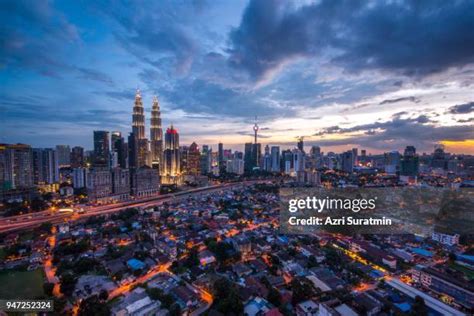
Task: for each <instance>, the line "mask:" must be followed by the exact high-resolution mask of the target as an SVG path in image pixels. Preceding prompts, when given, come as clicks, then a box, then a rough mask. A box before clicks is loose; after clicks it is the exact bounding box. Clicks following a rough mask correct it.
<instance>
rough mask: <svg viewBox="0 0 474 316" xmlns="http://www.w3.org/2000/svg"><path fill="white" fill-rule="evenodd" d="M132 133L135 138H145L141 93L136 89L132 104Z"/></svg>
mask: <svg viewBox="0 0 474 316" xmlns="http://www.w3.org/2000/svg"><path fill="white" fill-rule="evenodd" d="M132 133H133V134H134V135H135V137H136V138H137V139H144V138H145V113H144V109H143V102H142V95H141V94H140V90H138V89H137V93H136V94H135V104H134V106H133V115H132Z"/></svg>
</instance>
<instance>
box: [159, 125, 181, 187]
mask: <svg viewBox="0 0 474 316" xmlns="http://www.w3.org/2000/svg"><path fill="white" fill-rule="evenodd" d="M163 157H164V163H163V173H162V175H163V176H164V177H168V178H175V177H177V176H179V174H180V157H179V134H178V131H177V130H176V129H175V128H174V127H173V125H171V126H170V127H169V128H168V129H167V130H166V134H165V149H164V152H163Z"/></svg>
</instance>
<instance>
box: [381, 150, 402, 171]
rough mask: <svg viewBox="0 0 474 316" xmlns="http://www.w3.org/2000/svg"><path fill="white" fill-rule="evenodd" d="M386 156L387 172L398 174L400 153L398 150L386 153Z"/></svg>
mask: <svg viewBox="0 0 474 316" xmlns="http://www.w3.org/2000/svg"><path fill="white" fill-rule="evenodd" d="M384 158H385V163H384V165H385V173H388V174H396V173H397V172H399V171H400V153H399V152H398V151H391V152H389V153H385V154H384Z"/></svg>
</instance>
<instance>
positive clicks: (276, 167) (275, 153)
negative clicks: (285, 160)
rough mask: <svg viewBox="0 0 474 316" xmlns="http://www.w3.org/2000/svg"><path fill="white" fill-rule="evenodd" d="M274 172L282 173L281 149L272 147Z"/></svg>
mask: <svg viewBox="0 0 474 316" xmlns="http://www.w3.org/2000/svg"><path fill="white" fill-rule="evenodd" d="M270 151H271V159H272V172H280V147H278V146H272V148H271V150H270Z"/></svg>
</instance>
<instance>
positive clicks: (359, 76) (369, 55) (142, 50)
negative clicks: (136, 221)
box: [0, 1, 474, 154]
mask: <svg viewBox="0 0 474 316" xmlns="http://www.w3.org/2000/svg"><path fill="white" fill-rule="evenodd" d="M266 4H267V3H265V4H263V3H262V2H259V1H250V2H232V3H225V2H213V3H206V2H193V3H191V2H189V3H188V2H183V3H179V4H176V3H173V2H169V3H167V2H162V3H159V4H157V3H155V4H151V3H147V4H143V5H142V6H135V7H133V8H132V7H128V6H126V5H124V4H122V3H120V2H118V3H110V4H104V5H103V6H101V5H97V4H93V3H90V5H88V6H87V7H86V6H80V5H79V4H74V3H47V2H44V3H43V2H35V3H21V2H15V3H13V2H12V3H4V4H2V13H1V15H2V18H3V19H4V21H6V23H5V24H6V25H7V26H6V28H5V30H4V31H2V33H4V34H2V35H3V36H2V37H3V38H5V41H4V44H3V45H1V50H2V54H1V59H0V63H1V64H2V66H3V67H2V70H3V71H2V73H1V75H0V76H1V77H0V78H1V79H0V82H1V83H2V86H3V87H4V89H2V92H1V93H0V100H1V101H0V102H1V111H2V113H3V114H4V115H2V117H3V119H1V126H2V128H1V135H2V136H1V137H0V142H2V143H26V144H31V145H32V146H34V147H54V146H55V145H58V144H68V145H71V147H72V146H76V145H79V146H83V147H85V148H87V149H91V148H92V137H91V135H92V133H93V131H94V130H107V131H120V132H122V134H123V135H127V134H128V133H129V132H130V126H131V119H130V114H131V111H132V107H133V100H134V95H135V90H136V88H137V87H140V88H141V90H142V93H143V106H144V110H145V118H146V120H147V121H146V126H147V127H149V121H148V120H149V119H150V117H151V107H152V104H153V99H152V98H153V96H154V95H157V96H158V98H159V101H160V110H161V116H162V119H163V123H162V126H163V127H164V128H165V127H167V126H169V125H171V123H174V125H175V127H176V128H177V129H178V130H179V132H180V138H181V139H180V141H181V143H182V144H188V145H189V144H191V143H192V142H194V141H195V142H196V143H197V144H198V145H199V146H202V145H203V144H209V145H212V147H213V148H214V149H216V148H217V143H219V142H222V143H224V145H225V146H226V148H232V149H238V150H242V149H243V145H244V143H246V142H250V141H252V139H253V131H252V129H251V126H252V125H253V123H254V117H255V116H258V118H259V126H260V131H259V139H260V142H261V143H262V144H271V145H280V146H281V147H282V148H288V147H294V144H295V143H296V141H297V139H296V138H297V137H301V136H304V137H305V144H306V145H307V146H311V145H318V146H321V147H322V148H323V149H324V151H325V152H327V151H336V152H342V151H344V150H348V149H350V148H352V147H358V148H364V149H367V152H368V153H369V152H370V153H373V154H376V153H381V152H386V151H391V150H399V151H402V150H403V148H405V146H407V145H414V146H415V147H417V149H418V151H419V152H420V153H421V152H432V151H433V148H434V145H435V144H437V143H441V144H443V145H445V146H446V150H447V151H449V152H452V153H466V154H474V128H473V113H474V100H473V99H472V90H473V85H474V81H473V80H472V74H473V73H474V65H473V62H474V59H473V57H472V56H474V46H473V45H472V43H473V42H474V38H473V36H474V35H473V33H472V32H471V31H469V30H471V29H472V28H474V16H472V15H473V13H472V12H474V7H473V6H474V4H473V3H472V2H463V1H461V2H459V3H455V4H454V3H444V2H440V3H438V2H436V3H423V4H419V5H417V6H414V5H412V4H411V3H410V2H397V3H382V2H381V3H377V4H372V5H368V4H363V3H362V4H361V3H358V2H341V3H339V4H337V5H338V9H337V13H336V12H335V11H334V7H335V4H332V3H331V2H327V1H320V2H310V1H308V2H304V3H303V2H302V3H298V4H295V3H292V4H290V3H281V2H278V1H275V2H273V3H272V4H273V5H266ZM434 8H436V9H437V10H434ZM5 9H7V10H5ZM392 10H397V12H399V14H397V15H391V13H390V12H392ZM353 12H354V13H353ZM86 13H87V14H86ZM85 16H88V17H87V18H86V17H85ZM375 16H383V17H384V19H385V21H384V22H382V21H380V19H379V20H377V19H374V17H375ZM119 17H120V18H119ZM296 22H298V23H296ZM435 22H436V23H438V25H440V26H442V27H440V28H433V27H432V25H433V23H435ZM382 23H384V24H382ZM381 27H383V28H384V30H385V31H386V32H385V33H384V34H381V33H380V32H379V31H378V29H379V28H381ZM349 29H350V30H351V32H348V30H349ZM415 29H416V30H419V32H413V30H415ZM415 33H416V34H415ZM329 34H332V35H329ZM401 39H403V40H401ZM118 78H120V79H118ZM58 130H61V132H60V133H58ZM145 130H146V136H147V137H148V138H149V137H150V135H149V130H148V128H146V129H145Z"/></svg>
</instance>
